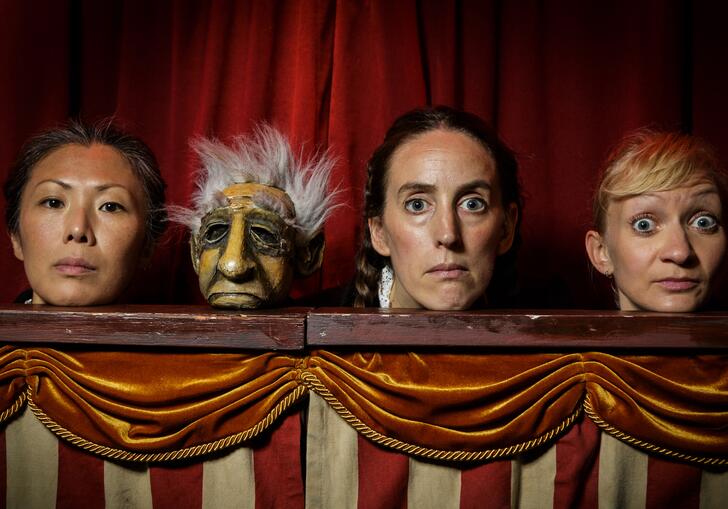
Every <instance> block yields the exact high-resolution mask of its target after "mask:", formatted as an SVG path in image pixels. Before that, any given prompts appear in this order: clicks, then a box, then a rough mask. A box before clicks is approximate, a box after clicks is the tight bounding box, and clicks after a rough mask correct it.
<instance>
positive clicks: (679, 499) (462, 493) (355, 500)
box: [306, 394, 728, 509]
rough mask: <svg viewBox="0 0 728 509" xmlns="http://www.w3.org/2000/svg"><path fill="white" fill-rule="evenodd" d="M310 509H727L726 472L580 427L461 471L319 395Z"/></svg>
mask: <svg viewBox="0 0 728 509" xmlns="http://www.w3.org/2000/svg"><path fill="white" fill-rule="evenodd" d="M306 456H307V461H306V472H307V475H306V507H309V508H317V509H319V508H320V509H357V508H358V509H370V508H371V509H374V508H376V509H387V508H393V509H394V508H397V509H400V508H417V509H426V508H437V509H465V508H490V507H493V508H511V507H519V508H538V509H544V508H546V509H547V508H552V507H553V508H597V507H598V508H602V509H603V508H640V509H643V508H661V509H662V508H671V509H673V508H678V509H679V508H685V509H688V508H690V509H693V508H694V509H719V508H720V509H726V508H728V472H726V471H725V469H724V470H723V472H710V471H708V470H703V469H701V468H699V467H695V466H691V465H686V464H682V463H675V462H671V461H668V460H663V459H659V458H656V457H652V456H648V455H647V454H645V453H643V452H641V451H639V450H637V449H634V448H632V447H630V446H628V445H625V444H623V443H622V442H619V441H618V440H616V439H614V438H612V437H611V436H609V435H607V434H604V433H602V432H601V431H599V429H598V428H597V427H596V426H595V425H594V424H593V423H592V422H591V421H589V420H588V419H582V420H581V421H579V422H578V423H577V425H575V426H574V427H573V428H572V429H571V430H570V431H569V432H568V433H567V434H566V435H565V436H563V437H561V439H560V440H559V441H558V442H557V443H556V444H555V445H552V446H551V447H549V448H547V449H546V450H541V451H538V452H537V453H531V454H527V455H524V456H523V457H521V458H519V459H518V460H514V461H508V460H501V461H494V462H490V463H485V464H482V465H478V466H475V467H472V468H465V469H462V470H461V469H458V468H453V467H449V466H442V465H438V464H433V463H427V462H424V461H420V460H416V459H412V458H409V457H407V456H405V455H403V454H399V453H396V452H393V451H390V450H386V449H383V448H380V447H378V446H376V445H374V444H372V443H371V442H369V441H368V440H366V439H364V438H362V437H361V436H359V435H358V434H357V433H356V431H354V429H353V428H351V427H350V426H349V425H348V424H347V423H346V422H345V421H344V420H343V419H342V418H340V417H339V416H338V414H336V412H334V410H332V409H331V408H330V407H329V406H328V405H327V404H326V403H325V402H324V401H323V400H322V399H321V398H320V397H318V396H316V395H315V394H312V395H311V402H310V406H309V417H308V431H307V455H306Z"/></svg>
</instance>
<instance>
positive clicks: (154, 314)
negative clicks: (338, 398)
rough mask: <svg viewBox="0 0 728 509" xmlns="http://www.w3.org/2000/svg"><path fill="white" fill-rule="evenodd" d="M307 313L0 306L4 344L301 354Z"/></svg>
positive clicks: (297, 310)
mask: <svg viewBox="0 0 728 509" xmlns="http://www.w3.org/2000/svg"><path fill="white" fill-rule="evenodd" d="M309 309H310V308H285V309H275V310H261V311H257V310H246V311H245V312H240V311H223V310H217V309H213V308H211V307H209V306H161V305H159V306H156V305H155V306H146V305H145V306H141V305H129V306H98V307H86V308H82V307H51V306H34V305H24V304H14V305H6V306H1V307H0V341H2V342H3V343H16V342H17V343H45V344H59V343H73V344H84V345H124V346H155V347H170V346H172V347H183V348H225V349H235V350H241V349H242V350H303V347H304V344H305V343H304V339H305V332H306V312H307V311H308V310H309Z"/></svg>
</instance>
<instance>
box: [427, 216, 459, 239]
mask: <svg viewBox="0 0 728 509" xmlns="http://www.w3.org/2000/svg"><path fill="white" fill-rule="evenodd" d="M433 223H434V237H435V242H436V243H437V245H438V246H444V247H447V248H453V247H455V246H457V245H458V244H459V242H460V224H459V221H458V217H457V214H456V213H455V212H454V211H452V210H450V209H442V210H440V211H437V212H435V217H434V221H433Z"/></svg>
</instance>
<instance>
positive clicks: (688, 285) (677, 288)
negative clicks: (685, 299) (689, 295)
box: [657, 278, 699, 292]
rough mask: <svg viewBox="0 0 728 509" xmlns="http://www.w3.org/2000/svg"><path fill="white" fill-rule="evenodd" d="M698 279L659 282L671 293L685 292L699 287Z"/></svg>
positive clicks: (673, 279) (663, 280) (662, 280)
mask: <svg viewBox="0 0 728 509" xmlns="http://www.w3.org/2000/svg"><path fill="white" fill-rule="evenodd" d="M698 282H699V281H698V280H697V279H690V278H666V279H661V280H659V281H658V282H657V284H658V285H660V286H661V287H662V288H664V289H665V290H668V291H671V292H685V291H688V290H692V289H693V288H695V287H696V286H698Z"/></svg>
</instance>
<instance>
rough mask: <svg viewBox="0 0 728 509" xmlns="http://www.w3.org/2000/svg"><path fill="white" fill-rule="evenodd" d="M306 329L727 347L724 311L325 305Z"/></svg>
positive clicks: (570, 344) (415, 338)
mask: <svg viewBox="0 0 728 509" xmlns="http://www.w3.org/2000/svg"><path fill="white" fill-rule="evenodd" d="M306 327H307V333H306V344H307V345H308V346H310V347H322V348H332V347H344V346H345V347H358V348H362V347H372V346H377V345H378V346H407V347H425V346H430V347H431V346H437V347H440V346H453V347H488V348H507V349H513V348H533V349H544V348H547V349H564V348H565V349H579V350H585V349H594V350H602V349H642V348H648V349H655V348H659V349H675V350H680V349H701V350H723V351H726V350H728V314H725V313H699V314H687V313H685V314H667V313H647V312H621V311H582V310H560V311H555V310H548V311H537V310H517V311H515V310H489V311H468V312H452V311H447V312H445V311H421V310H411V311H408V310H403V309H398V310H376V309H351V308H319V309H316V310H314V311H312V312H311V313H309V315H308V320H307V325H306Z"/></svg>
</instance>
